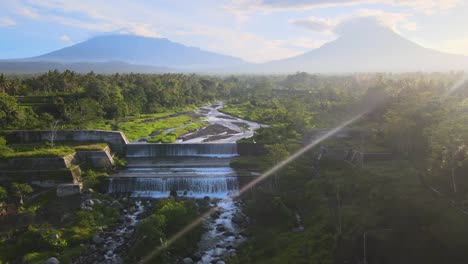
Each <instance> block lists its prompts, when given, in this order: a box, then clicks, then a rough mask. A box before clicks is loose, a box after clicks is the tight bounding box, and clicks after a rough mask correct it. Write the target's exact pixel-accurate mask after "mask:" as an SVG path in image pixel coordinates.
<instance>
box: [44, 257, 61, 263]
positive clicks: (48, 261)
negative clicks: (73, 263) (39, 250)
mask: <svg viewBox="0 0 468 264" xmlns="http://www.w3.org/2000/svg"><path fill="white" fill-rule="evenodd" d="M59 263H60V261H59V260H58V259H57V258H54V257H51V258H48V259H47V260H46V261H44V262H42V264H59Z"/></svg>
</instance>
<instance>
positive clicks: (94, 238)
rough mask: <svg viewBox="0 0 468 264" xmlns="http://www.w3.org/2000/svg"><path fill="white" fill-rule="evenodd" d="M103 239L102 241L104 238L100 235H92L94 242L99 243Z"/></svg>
mask: <svg viewBox="0 0 468 264" xmlns="http://www.w3.org/2000/svg"><path fill="white" fill-rule="evenodd" d="M103 241H104V239H102V237H100V236H98V235H95V236H93V242H94V243H95V244H101V243H102V242H103Z"/></svg>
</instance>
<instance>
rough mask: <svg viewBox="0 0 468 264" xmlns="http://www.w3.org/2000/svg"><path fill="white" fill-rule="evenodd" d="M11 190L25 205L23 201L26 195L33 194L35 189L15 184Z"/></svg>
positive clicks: (27, 185)
mask: <svg viewBox="0 0 468 264" xmlns="http://www.w3.org/2000/svg"><path fill="white" fill-rule="evenodd" d="M11 190H12V192H13V193H14V194H15V195H16V196H17V197H18V198H19V202H20V204H23V203H24V200H23V199H24V196H25V195H26V194H29V193H32V192H33V189H32V187H31V186H30V185H29V184H27V183H18V182H14V183H12V184H11Z"/></svg>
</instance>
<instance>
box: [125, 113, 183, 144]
mask: <svg viewBox="0 0 468 264" xmlns="http://www.w3.org/2000/svg"><path fill="white" fill-rule="evenodd" d="M190 122H192V119H191V118H190V117H189V116H188V115H179V116H172V117H167V118H155V117H144V118H138V119H134V120H132V121H128V122H122V123H120V124H119V129H120V130H122V131H123V132H124V133H125V135H126V136H127V138H128V139H129V140H135V139H138V138H142V137H145V136H148V135H150V134H151V133H154V132H156V133H158V132H159V131H164V130H167V129H170V128H174V127H179V126H182V125H184V124H188V123H190Z"/></svg>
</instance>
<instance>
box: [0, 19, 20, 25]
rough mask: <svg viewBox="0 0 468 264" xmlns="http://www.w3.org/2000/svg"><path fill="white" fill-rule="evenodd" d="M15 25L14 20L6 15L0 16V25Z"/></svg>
mask: <svg viewBox="0 0 468 264" xmlns="http://www.w3.org/2000/svg"><path fill="white" fill-rule="evenodd" d="M14 25H16V21H14V20H13V19H11V18H8V17H0V27H10V26H14Z"/></svg>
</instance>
